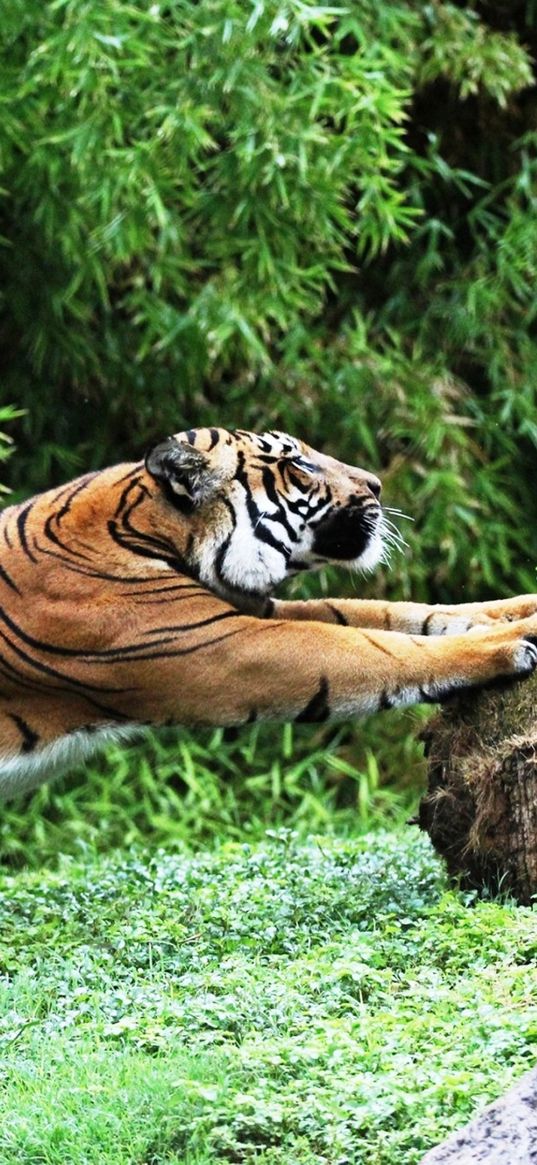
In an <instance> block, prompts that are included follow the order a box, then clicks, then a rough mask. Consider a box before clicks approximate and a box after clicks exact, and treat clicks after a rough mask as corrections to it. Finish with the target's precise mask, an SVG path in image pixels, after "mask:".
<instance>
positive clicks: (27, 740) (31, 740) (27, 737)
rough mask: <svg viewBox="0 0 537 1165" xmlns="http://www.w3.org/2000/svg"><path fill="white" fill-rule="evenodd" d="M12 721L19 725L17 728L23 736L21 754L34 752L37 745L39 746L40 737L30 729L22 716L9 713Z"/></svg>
mask: <svg viewBox="0 0 537 1165" xmlns="http://www.w3.org/2000/svg"><path fill="white" fill-rule="evenodd" d="M8 716H9V719H10V720H13V723H14V724H16V725H17V728H18V730H19V732H20V734H21V736H22V745H21V752H33V751H34V748H35V747H36V745H37V744H39V736H38V735H37V733H36V732H34V731H33V729H32V728H30V725H29V724H28V723H27V722H26V720H23V718H22V716H16V715H15V713H14V712H8Z"/></svg>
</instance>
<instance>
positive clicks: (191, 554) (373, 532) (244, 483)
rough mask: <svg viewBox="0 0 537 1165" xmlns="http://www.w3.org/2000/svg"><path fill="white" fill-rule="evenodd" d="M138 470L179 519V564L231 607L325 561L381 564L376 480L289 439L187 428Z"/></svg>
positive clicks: (150, 455) (362, 566) (160, 446)
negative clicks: (180, 536) (144, 472)
mask: <svg viewBox="0 0 537 1165" xmlns="http://www.w3.org/2000/svg"><path fill="white" fill-rule="evenodd" d="M145 467H146V470H147V472H148V473H149V475H150V477H151V479H152V480H153V482H155V483H156V484H157V486H158V488H159V491H160V494H161V499H162V502H163V504H164V505H165V506H167V507H173V508H174V510H175V512H176V515H177V516H178V514H180V515H181V516H182V519H183V521H182V522H181V528H182V530H183V533H184V532H185V531H186V540H185V538H184V537H183V538H181V543H182V545H181V553H182V555H183V558H184V560H185V565H186V566H187V567H188V568H189V569H190V570H191V571H192V573H194V574H195V575H196V577H198V578H199V579H200V580H201V581H202V582H203V583H205V584H206V585H207V586H209V587H210V588H211V589H212V590H213V591H216V592H217V593H218V594H220V595H222V596H223V597H225V598H228V599H231V600H232V601H234V602H240V601H241V599H242V600H243V602H244V601H248V599H251V600H257V601H258V600H259V599H262V598H263V597H265V596H267V595H268V594H269V593H270V592H271V591H272V590H273V589H274V587H276V586H277V585H278V583H281V582H282V581H283V580H284V579H285V578H288V577H289V576H290V575H292V574H296V573H297V572H298V571H302V570H310V569H312V568H315V567H319V566H322V565H325V564H326V563H339V564H344V565H345V566H349V567H358V568H359V569H360V570H363V571H368V570H371V569H372V568H373V567H375V566H376V565H377V564H378V563H379V562H380V561H382V560H383V557H384V546H385V533H386V529H385V524H384V520H383V516H382V509H381V506H380V502H379V496H380V490H381V484H380V481H379V479H378V478H377V477H375V476H374V474H372V473H368V472H367V471H366V470H364V469H356V468H354V467H352V466H350V465H344V464H343V463H342V462H340V461H336V460H335V458H333V457H328V456H326V455H325V454H323V453H317V452H316V451H315V450H314V449H311V448H310V446H309V445H306V444H304V442H303V441H299V440H297V438H296V437H290V436H288V435H287V433H280V432H273V431H271V432H268V433H260V434H256V433H249V432H246V431H244V430H241V429H237V430H234V431H227V430H225V429H217V428H211V429H190V430H188V431H186V432H183V433H177V434H175V435H174V436H173V437H169V438H168V439H167V440H166V441H163V442H161V443H159V444H158V445H156V446H155V447H154V448H153V449H151V450H150V451H149V453H148V454H147V456H146V460H145ZM185 519H186V521H185ZM167 525H168V526H169V523H167Z"/></svg>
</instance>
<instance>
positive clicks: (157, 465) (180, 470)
mask: <svg viewBox="0 0 537 1165" xmlns="http://www.w3.org/2000/svg"><path fill="white" fill-rule="evenodd" d="M145 467H146V469H147V472H148V473H150V474H151V477H154V478H155V481H157V482H159V484H160V485H162V487H163V489H164V491H165V493H166V494H167V496H168V497H169V498H170V501H173V502H175V503H176V504H179V505H181V504H183V505H186V506H188V508H191V507H192V506H196V505H199V504H200V502H203V501H206V500H207V499H208V498H209V497H211V495H212V494H213V493H214V492H215V488H216V484H217V475H216V474H215V472H214V470H213V469H211V468H210V465H209V460H208V458H207V457H206V456H205V453H201V452H200V450H199V449H194V447H193V446H192V445H189V444H187V442H183V441H177V440H176V438H175V437H168V438H167V439H166V440H165V441H161V442H160V443H159V444H158V445H155V446H154V448H153V449H150V450H149V452H148V453H146V457H145Z"/></svg>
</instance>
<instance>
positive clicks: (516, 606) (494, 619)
mask: <svg viewBox="0 0 537 1165" xmlns="http://www.w3.org/2000/svg"><path fill="white" fill-rule="evenodd" d="M266 613H267V616H268V617H269V618H274V619H297V620H300V621H305V620H307V621H310V620H315V621H317V622H323V623H339V624H340V625H341V626H344V627H370V628H377V629H379V630H383V631H403V632H405V633H407V634H411V635H460V634H463V633H464V632H465V631H470V630H471V628H472V627H486V626H490V627H493V626H495V625H496V624H498V623H512V622H515V621H517V620H519V619H526V618H529V617H530V616H531V615H534V614H536V613H537V595H518V596H516V597H515V598H512V599H497V600H493V601H490V602H485V603H453V604H447V605H445V606H443V605H441V604H439V605H434V604H430V603H412V602H406V603H404V602H393V603H390V602H387V601H386V602H384V601H382V600H379V599H310V600H304V601H300V600H291V601H285V600H280V599H271V600H269V603H268V604H267V612H266Z"/></svg>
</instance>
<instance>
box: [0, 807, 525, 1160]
mask: <svg viewBox="0 0 537 1165" xmlns="http://www.w3.org/2000/svg"><path fill="white" fill-rule="evenodd" d="M0 889H1V899H0V912H1V916H0V934H1V937H2V944H1V964H2V972H3V977H2V988H1V995H0V1033H1V1035H2V1044H3V1053H2V1059H3V1072H2V1077H3V1085H2V1090H1V1099H0V1105H1V1119H0V1161H1V1162H2V1165H3V1163H4V1162H5V1163H6V1165H7V1163H11V1162H13V1163H14V1162H17V1163H18V1165H59V1163H62V1165H172V1163H173V1165H179V1163H181V1165H209V1163H211V1165H213V1163H215V1162H230V1163H231V1162H245V1163H249V1162H256V1163H263V1165H269V1163H270V1165H313V1163H314V1162H315V1163H320V1165H412V1163H415V1162H417V1161H419V1159H420V1157H421V1155H422V1154H423V1152H424V1151H425V1150H426V1149H427V1148H428V1147H429V1146H430V1145H432V1144H434V1143H435V1142H437V1141H438V1140H440V1139H442V1137H443V1136H444V1135H446V1134H447V1133H448V1132H449V1130H450V1129H451V1128H452V1127H454V1126H455V1125H460V1124H461V1123H464V1121H465V1119H466V1118H467V1117H469V1116H470V1115H471V1113H472V1112H473V1111H475V1109H476V1107H478V1106H479V1105H480V1104H482V1103H484V1102H486V1101H487V1100H489V1099H490V1098H492V1097H493V1096H496V1095H497V1094H499V1093H500V1092H501V1091H502V1090H503V1089H504V1088H505V1087H506V1086H507V1085H508V1084H509V1082H510V1081H511V1080H512V1079H513V1078H514V1077H516V1076H517V1075H519V1074H521V1073H522V1071H523V1070H524V1069H525V1068H527V1067H529V1066H531V1065H532V1064H533V1063H534V1062H535V1060H536V1059H537V1055H536V1053H537V939H536V931H535V915H534V914H532V912H531V911H529V910H525V909H520V908H515V907H514V906H512V905H510V904H509V903H501V902H474V901H470V900H469V899H468V897H462V896H461V895H459V894H456V893H454V892H446V891H445V889H444V887H443V882H442V874H441V871H440V869H439V867H438V865H437V863H436V862H435V860H434V858H433V857H432V854H431V852H430V848H429V846H428V844H427V843H426V841H425V839H424V838H422V837H421V836H419V835H418V834H417V833H416V831H414V830H410V829H407V830H406V832H405V833H402V834H401V833H391V834H388V833H384V834H383V833H378V834H376V835H370V836H367V837H364V838H362V839H358V840H357V839H354V840H337V839H331V840H326V839H321V838H319V839H318V840H316V839H314V838H313V839H310V840H309V841H308V842H305V841H303V840H298V839H296V838H295V837H294V836H293V835H292V834H291V833H289V832H288V831H278V830H276V831H274V833H273V835H272V836H271V837H267V838H266V840H265V841H264V842H262V843H259V842H256V843H255V844H245V843H237V842H233V843H228V844H226V845H223V846H217V847H216V848H215V849H214V850H213V852H202V853H199V854H198V855H195V854H190V855H180V854H178V853H170V852H164V851H161V852H158V853H156V854H155V855H154V856H153V857H149V856H148V855H147V851H146V852H145V853H144V852H142V851H139V852H138V853H136V852H131V853H130V854H126V853H125V852H123V853H122V854H118V855H116V856H113V855H112V856H108V857H106V856H100V855H97V854H94V855H93V856H91V855H90V854H89V853H88V854H86V856H85V857H81V856H78V857H72V858H67V859H65V860H64V861H63V862H60V863H59V865H58V866H57V868H56V869H43V868H42V869H41V870H34V871H32V870H28V869H26V870H19V871H17V872H14V873H11V874H7V873H6V874H4V875H3V877H2V879H1V883H0Z"/></svg>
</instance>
